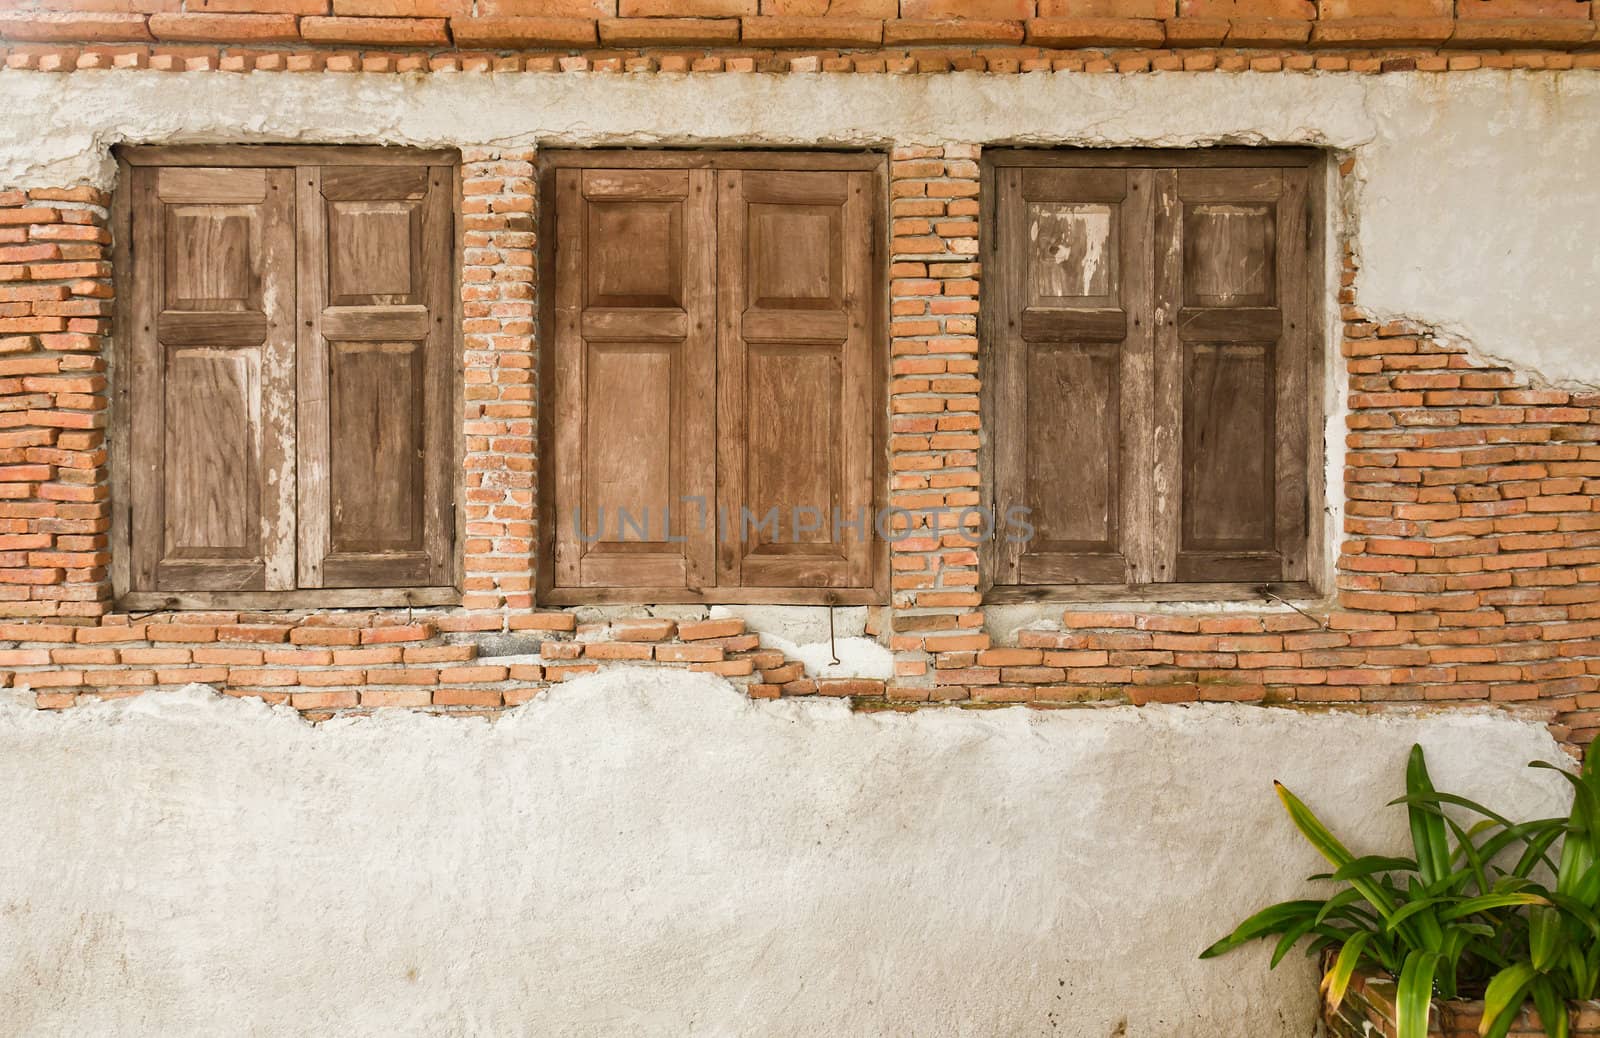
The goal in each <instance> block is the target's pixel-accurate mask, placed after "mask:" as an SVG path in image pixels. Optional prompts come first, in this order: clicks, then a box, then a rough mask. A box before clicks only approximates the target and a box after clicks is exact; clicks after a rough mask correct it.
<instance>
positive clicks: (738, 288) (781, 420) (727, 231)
mask: <svg viewBox="0 0 1600 1038" xmlns="http://www.w3.org/2000/svg"><path fill="white" fill-rule="evenodd" d="M717 178H718V181H717V182H718V213H719V219H718V228H717V230H718V240H719V249H718V253H719V255H718V267H717V318H718V324H719V330H718V340H719V343H718V364H717V391H718V392H717V425H718V432H719V435H718V448H719V456H718V466H717V486H718V501H719V503H720V505H721V509H720V512H721V514H722V515H724V516H726V519H725V521H724V524H723V529H722V533H721V542H720V545H719V558H718V571H719V583H721V584H722V585H725V586H733V587H736V586H744V587H828V588H836V587H870V586H871V584H872V542H871V538H872V536H873V533H872V522H873V516H872V514H871V512H872V480H873V462H872V455H873V428H874V423H873V413H874V406H873V404H874V401H873V396H872V387H873V381H874V380H873V375H872V372H873V356H872V343H873V341H874V338H873V336H872V334H871V330H870V322H871V319H872V313H873V307H872V295H873V285H874V279H873V275H872V269H871V261H872V252H873V250H872V242H873V227H874V221H873V218H872V208H871V199H872V190H873V185H874V177H873V176H872V174H870V173H867V172H846V171H833V170H829V171H810V172H796V171H792V170H723V171H720V172H719V173H718V174H717Z"/></svg>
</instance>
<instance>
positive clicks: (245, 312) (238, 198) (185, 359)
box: [128, 168, 295, 591]
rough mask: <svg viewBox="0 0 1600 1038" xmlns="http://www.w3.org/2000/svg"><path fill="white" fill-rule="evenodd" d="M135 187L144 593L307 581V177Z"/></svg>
mask: <svg viewBox="0 0 1600 1038" xmlns="http://www.w3.org/2000/svg"><path fill="white" fill-rule="evenodd" d="M131 181H132V182H131V184H130V189H131V194H132V202H131V205H130V219H131V222H132V237H133V241H134V248H133V249H132V257H131V264H132V271H131V278H130V280H131V293H132V301H131V305H130V316H131V320H130V321H129V322H128V330H129V336H130V338H131V343H130V347H131V348H130V350H129V353H130V355H131V361H132V364H131V368H132V370H131V373H130V375H131V382H132V388H131V392H130V394H129V410H130V415H129V428H130V437H129V439H130V445H129V455H130V460H131V464H132V467H133V472H132V477H131V479H130V484H131V493H130V495H129V496H130V498H131V500H130V509H129V534H130V539H131V542H132V543H131V553H132V560H131V566H130V567H129V569H130V572H129V585H130V588H131V589H133V590H142V591H211V590H224V589H228V590H234V589H237V590H256V591H267V590H274V589H284V588H290V587H293V586H294V513H293V502H294V492H295V464H294V450H295V443H294V424H293V416H294V394H293V384H292V380H293V373H294V348H293V343H294V340H293V334H294V333H293V327H294V322H293V312H292V306H293V300H294V237H293V223H292V221H293V213H294V210H293V198H294V183H293V174H292V173H290V172H288V171H281V170H270V171H269V170H262V169H193V170H184V171H173V170H163V169H150V168H140V169H135V170H133V171H132V173H131Z"/></svg>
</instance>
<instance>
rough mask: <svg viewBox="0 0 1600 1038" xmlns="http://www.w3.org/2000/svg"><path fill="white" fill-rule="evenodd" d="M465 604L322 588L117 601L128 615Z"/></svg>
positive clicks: (443, 591)
mask: <svg viewBox="0 0 1600 1038" xmlns="http://www.w3.org/2000/svg"><path fill="white" fill-rule="evenodd" d="M460 602H461V592H460V591H457V590H456V589H455V588H453V587H401V588H321V589H317V590H310V591H129V592H127V593H125V594H123V595H122V596H121V597H119V598H118V599H117V608H118V609H120V610H122V611H124V612H131V613H143V612H164V611H167V610H184V609H263V610H265V609H382V608H393V607H398V606H449V605H458V604H459V603H460Z"/></svg>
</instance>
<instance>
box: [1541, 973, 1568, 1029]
mask: <svg viewBox="0 0 1600 1038" xmlns="http://www.w3.org/2000/svg"><path fill="white" fill-rule="evenodd" d="M1533 1008H1534V1009H1535V1010H1536V1011H1537V1012H1538V1014H1539V1025H1540V1026H1541V1027H1543V1028H1544V1033H1545V1038H1567V1003H1566V1002H1565V1001H1564V1000H1563V999H1562V997H1561V993H1560V992H1559V991H1557V990H1556V986H1555V984H1554V983H1552V982H1551V980H1550V978H1549V977H1539V978H1538V979H1537V980H1535V981H1534V982H1533Z"/></svg>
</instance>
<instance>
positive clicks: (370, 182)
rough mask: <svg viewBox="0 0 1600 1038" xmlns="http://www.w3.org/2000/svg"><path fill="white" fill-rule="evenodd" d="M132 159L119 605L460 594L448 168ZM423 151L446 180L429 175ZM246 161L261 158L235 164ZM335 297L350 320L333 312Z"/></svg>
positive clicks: (239, 152)
mask: <svg viewBox="0 0 1600 1038" xmlns="http://www.w3.org/2000/svg"><path fill="white" fill-rule="evenodd" d="M119 155H120V157H121V158H122V160H123V161H124V163H126V170H127V174H128V179H127V186H126V188H125V190H124V191H123V192H121V193H120V196H125V197H126V203H125V205H126V209H127V212H126V216H125V221H126V230H125V232H124V236H125V237H126V238H127V239H128V242H129V245H130V248H129V249H128V252H130V253H131V256H127V254H126V253H125V254H124V255H125V257H126V259H125V263H124V264H119V270H126V271H127V275H126V276H127V277H128V280H129V281H130V282H131V284H128V285H124V286H123V287H124V289H125V291H124V292H122V293H120V294H122V295H123V296H125V298H126V302H125V303H124V304H122V305H123V307H124V309H121V310H119V327H120V328H121V329H122V330H123V334H122V336H121V338H123V339H126V340H127V342H128V347H127V350H126V353H125V354H123V355H119V361H118V362H119V364H125V365H126V367H127V369H128V370H127V372H126V378H125V382H126V383H127V389H126V390H125V393H126V397H127V402H126V405H125V406H122V407H119V409H118V413H117V416H116V417H117V421H118V422H119V425H120V423H123V422H126V428H127V429H128V430H129V432H130V435H129V436H127V437H126V439H127V440H128V441H129V444H130V447H129V449H128V454H129V455H130V459H129V462H128V467H129V469H130V470H131V471H130V472H129V474H128V477H127V479H126V483H125V487H126V492H125V493H124V494H122V495H121V496H122V497H124V498H125V499H126V500H125V504H123V505H122V506H120V507H122V508H125V511H126V514H125V519H124V520H122V521H121V522H119V526H120V527H121V528H122V530H124V531H125V536H126V538H127V541H128V544H129V550H128V551H127V552H126V555H127V561H126V563H125V572H126V576H125V577H122V578H120V579H119V581H118V586H117V591H118V594H119V602H124V603H125V604H126V603H131V602H134V601H136V600H138V599H139V597H140V596H153V597H154V598H157V599H159V598H163V597H166V596H174V595H176V596H180V597H181V598H182V599H183V601H184V602H185V603H186V605H185V607H189V606H195V605H199V606H216V605H217V604H218V603H219V602H221V601H222V599H221V598H218V597H216V596H218V595H227V596H232V598H233V600H236V601H242V599H240V598H239V597H238V596H240V595H250V594H256V595H260V596H264V597H262V598H260V601H262V602H287V601H289V598H286V597H285V596H297V597H294V600H295V601H302V600H303V601H307V602H310V601H321V602H323V603H324V604H326V603H327V602H330V601H332V599H317V598H316V595H315V594H313V595H311V596H310V597H309V598H306V597H305V596H303V595H301V593H300V592H298V591H296V590H295V589H297V588H316V587H319V586H320V585H323V584H325V583H326V584H344V585H346V586H350V587H352V588H355V589H358V590H354V591H353V592H352V593H351V594H350V595H341V596H336V597H338V598H339V599H340V600H341V601H346V600H348V601H350V602H351V604H359V603H356V601H355V599H357V598H361V599H363V600H365V601H369V602H370V601H372V600H373V599H374V598H375V597H381V596H374V595H373V593H372V588H370V587H368V586H367V585H369V584H373V585H376V584H391V583H399V584H415V585H418V586H422V587H440V586H443V585H445V584H447V583H448V582H449V581H450V580H451V579H452V578H453V574H454V569H455V563H454V560H453V559H452V557H451V555H452V552H451V550H450V549H451V544H452V539H453V528H452V527H453V524H452V522H451V516H452V515H453V502H452V496H453V490H452V488H453V482H454V481H453V459H454V453H455V452H454V450H453V446H452V445H453V437H452V436H451V433H450V426H449V421H450V415H451V413H452V410H453V407H454V406H455V404H454V399H453V398H454V395H455V394H454V392H453V386H454V376H453V371H452V368H453V365H452V363H451V356H452V354H453V353H454V351H453V350H452V348H451V347H452V346H454V344H455V342H456V339H455V330H454V325H455V321H454V304H453V299H454V279H453V274H454V271H453V257H454V255H455V251H456V248H455V236H454V227H453V224H454V219H453V215H452V214H453V203H452V185H453V183H454V175H455V171H454V164H455V159H454V153H451V152H438V153H418V152H415V151H403V150H397V149H348V150H347V149H340V148H314V147H307V148H299V147H296V148H268V147H260V148H258V147H255V146H245V147H242V148H232V147H221V148H213V147H210V146H204V147H193V148H190V147H183V148H176V149H167V148H156V149H150V148H130V149H120V150H119ZM428 156H433V157H435V158H437V160H438V163H439V164H438V165H436V166H434V167H431V168H430V167H426V166H422V165H419V164H418V163H419V159H422V160H424V161H425V160H426V158H427V157H428ZM241 159H244V160H250V161H252V162H254V163H255V164H254V165H253V166H249V167H244V168H235V167H230V166H228V165H227V163H229V162H232V161H237V160H241ZM364 160H370V161H364ZM396 163H398V164H396ZM324 187H326V188H327V189H328V190H329V191H331V194H332V197H331V198H330V197H329V196H328V195H325V194H324V192H323V188H324ZM335 206H342V207H343V208H342V209H339V210H338V216H339V219H340V220H341V221H342V224H341V227H340V230H339V232H338V233H337V234H335V235H333V237H332V238H330V233H329V227H328V219H327V217H328V213H329V210H330V207H335ZM121 226H122V225H120V224H119V227H121ZM330 258H331V262H330ZM330 284H334V285H337V286H339V289H340V292H341V293H342V297H341V298H343V299H344V300H346V301H347V302H348V304H349V305H346V306H343V307H337V308H333V309H329V308H328V307H327V306H326V304H327V302H328V287H329V285H330ZM330 338H331V339H332V343H331V345H330V341H329V340H330ZM330 404H331V405H332V406H331V407H330ZM330 422H335V423H337V424H338V428H337V429H332V430H330V428H329V425H330ZM119 438H120V437H119ZM330 510H331V511H332V512H337V513H339V514H340V515H342V516H345V517H347V519H348V521H347V522H346V523H345V524H344V525H343V526H341V525H340V523H339V522H337V521H335V520H336V519H337V517H336V516H334V515H331V514H330ZM341 538H342V539H343V541H346V542H348V545H349V548H350V550H349V551H347V553H346V554H347V556H348V562H347V563H345V562H340V560H339V557H338V556H337V555H336V554H335V553H334V552H333V549H334V548H335V547H336V541H339V539H341ZM400 542H404V543H403V544H401V543H400ZM114 554H115V553H114ZM340 565H343V566H344V570H343V571H342V572H341V571H339V570H338V566H340ZM330 569H332V570H333V572H331V573H330V572H329V570H330ZM317 594H321V592H317ZM391 597H392V596H391ZM425 597H426V596H425ZM434 597H437V596H434ZM394 600H395V601H413V599H408V598H404V597H403V596H402V597H398V598H394Z"/></svg>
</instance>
